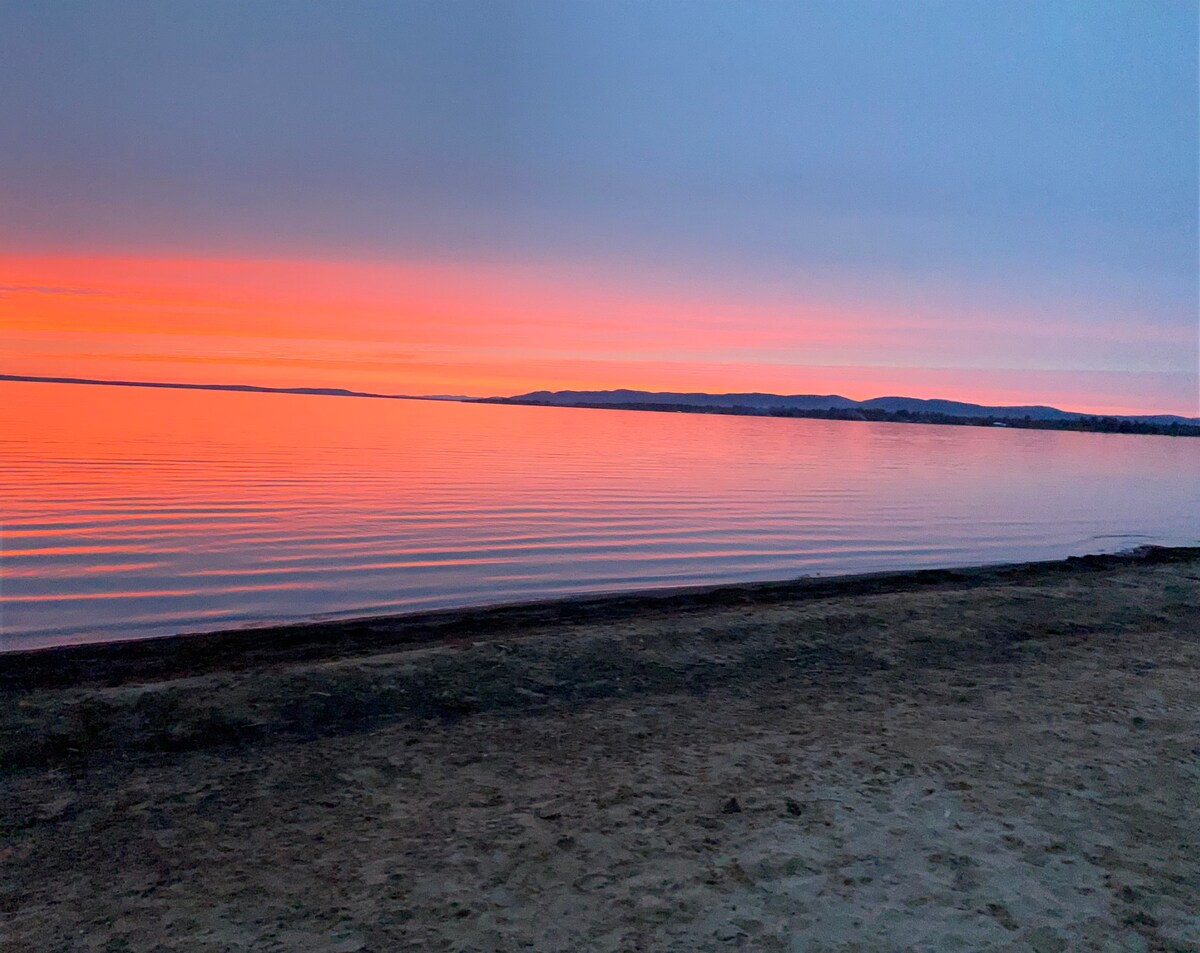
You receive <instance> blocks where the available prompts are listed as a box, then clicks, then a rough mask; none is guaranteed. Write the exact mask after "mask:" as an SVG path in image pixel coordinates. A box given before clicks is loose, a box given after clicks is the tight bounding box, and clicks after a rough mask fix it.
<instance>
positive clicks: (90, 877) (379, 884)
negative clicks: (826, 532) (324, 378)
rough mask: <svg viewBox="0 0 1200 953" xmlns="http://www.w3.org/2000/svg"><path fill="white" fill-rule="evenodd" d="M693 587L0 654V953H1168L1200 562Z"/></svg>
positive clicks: (1187, 772) (1188, 830) (1180, 554)
mask: <svg viewBox="0 0 1200 953" xmlns="http://www.w3.org/2000/svg"><path fill="white" fill-rule="evenodd" d="M720 593H721V595H720V596H719V597H714V596H712V594H711V593H710V594H708V595H705V596H703V597H698V596H696V595H694V594H693V595H692V596H688V597H686V598H685V597H678V598H675V599H674V601H672V598H668V599H664V600H659V601H657V602H655V601H653V600H651V601H649V602H642V603H637V604H636V605H635V608H636V611H628V610H629V604H628V603H624V604H623V603H621V602H620V601H619V600H610V601H609V602H608V603H606V602H604V601H603V600H598V601H597V600H592V601H589V602H587V603H586V604H574V607H573V608H568V607H563V608H562V609H561V611H559V610H556V611H551V612H545V611H540V612H533V611H526V614H525V615H524V616H522V615H521V612H520V611H518V610H508V611H509V613H510V614H509V615H508V616H504V615H503V613H501V614H500V615H497V616H495V624H494V625H491V626H489V624H488V621H487V620H488V618H489V617H488V615H487V614H486V613H482V614H480V613H475V614H470V615H469V616H463V617H462V618H461V620H460V621H462V620H467V621H462V625H461V631H460V632H459V633H458V635H455V633H454V631H453V630H454V628H455V627H454V624H453V622H452V621H448V618H447V617H445V616H443V617H441V618H440V619H439V620H438V622H437V625H438V626H440V627H441V628H440V629H439V631H440V632H441V634H442V635H443V636H448V638H449V640H448V641H447V640H446V638H443V639H441V640H440V641H428V640H422V639H420V638H408V636H411V635H412V634H413V632H414V631H416V630H414V629H413V628H412V624H411V623H400V622H396V623H394V625H395V626H397V627H398V628H396V629H395V631H396V632H399V633H401V634H404V633H407V635H406V636H405V638H399V636H398V637H397V638H398V642H399V643H402V644H396V645H393V646H392V648H391V649H390V650H389V649H388V647H387V631H388V627H389V625H392V624H391V623H385V624H382V625H378V626H376V627H375V628H374V629H372V630H371V631H372V632H373V633H374V634H373V635H372V636H371V637H370V638H366V637H365V636H362V635H361V630H355V631H360V635H359V636H353V634H352V632H351V630H349V629H348V630H346V632H345V633H343V634H344V636H345V637H344V638H342V639H341V640H340V641H339V639H338V638H337V635H336V632H330V631H325V633H324V637H323V638H324V645H325V649H324V650H323V651H314V650H313V643H312V641H311V640H309V639H307V637H301V636H296V637H295V640H294V644H293V646H292V651H291V656H292V657H290V658H289V657H288V653H283V654H281V655H278V656H276V657H274V658H272V659H271V660H263V659H262V658H259V657H257V656H255V655H254V652H253V651H248V652H247V653H246V655H245V658H246V659H250V660H252V661H253V664H249V663H247V664H243V665H242V666H240V667H239V666H237V665H235V664H234V663H235V662H236V658H237V656H236V654H232V653H231V650H230V648H229V646H230V643H229V642H228V641H226V642H220V641H219V640H218V642H214V643H212V645H214V646H216V645H220V646H223V648H222V650H221V651H219V652H218V651H215V650H214V652H215V654H214V655H213V657H212V658H211V659H210V660H209V663H208V664H204V663H203V660H202V659H201V658H200V657H199V656H196V657H190V658H186V659H184V660H183V661H185V662H186V667H187V668H188V669H189V670H192V671H197V672H200V674H194V675H191V676H186V675H185V674H184V673H183V671H179V670H175V669H179V668H180V665H174V667H173V666H172V665H168V664H163V663H154V664H151V663H150V662H146V661H145V659H144V658H143V661H141V662H138V661H137V659H138V658H139V656H138V654H137V653H138V652H139V651H141V650H140V649H136V648H130V649H127V650H126V655H125V656H123V658H124V661H123V662H122V661H121V658H122V656H120V651H119V650H111V651H112V652H113V653H114V654H110V655H109V656H104V657H99V656H94V655H93V656H90V658H91V659H92V663H91V664H92V668H91V670H90V673H89V672H88V671H87V670H86V667H77V668H76V669H72V668H71V666H70V665H69V664H67V662H66V661H63V664H62V666H61V670H62V671H72V672H74V675H73V681H74V682H75V684H56V680H55V678H54V677H53V672H54V671H55V667H54V666H53V665H48V664H47V661H46V659H47V657H46V656H40V657H39V659H30V658H29V657H20V658H18V657H10V658H8V659H6V660H3V661H0V668H2V669H3V672H4V675H3V677H2V678H0V693H2V694H3V698H0V703H2V708H3V713H2V714H0V745H2V746H3V753H4V758H5V766H4V767H3V769H2V770H3V774H2V776H0V824H2V829H0V838H2V840H0V947H2V948H3V949H4V950H5V951H13V953H17V951H57V950H102V951H116V950H198V951H209V950H213V951H216V950H263V951H267V950H279V951H284V950H287V951H305V950H313V951H317V950H319V951H346V953H349V951H357V950H362V951H392V950H447V951H501V950H534V951H573V950H602V951H623V950H629V951H635V950H645V951H650V950H655V951H657V950H668V951H674V950H679V951H685V950H686V951H692V950H701V951H707V950H734V949H742V950H764V951H771V950H789V951H791V950H794V951H810V950H811V951H817V950H829V951H833V950H841V951H849V950H863V951H875V950H972V951H973V950H1034V951H1058V950H1072V951H1073V950H1114V951H1115V950H1154V951H1167V950H1197V949H1200V553H1198V552H1196V551H1194V550H1193V551H1190V552H1189V551H1174V552H1163V551H1157V553H1156V554H1152V558H1147V559H1144V560H1132V559H1130V560H1119V559H1112V560H1106V559H1098V560H1084V561H1072V562H1069V563H1057V564H1047V565H1042V566H1033V567H1029V566H1026V567H1016V568H1012V569H1005V570H974V571H971V572H964V573H958V574H956V573H945V574H941V575H938V574H930V575H925V576H921V575H920V574H916V577H915V578H914V577H913V576H912V574H910V576H908V577H894V578H892V581H891V582H886V581H880V580H875V581H874V582H871V581H867V582H862V583H860V584H857V585H856V584H853V583H847V584H844V585H843V586H842V588H841V589H839V588H838V586H837V585H833V586H832V587H826V588H820V587H817V588H814V589H812V590H811V591H807V592H806V591H805V590H804V589H803V587H801V588H800V589H796V588H792V589H788V588H787V587H782V588H781V587H776V588H774V589H772V588H771V587H744V588H740V589H737V588H735V589H723V590H720ZM581 605H582V608H581ZM623 605H624V608H622V606H623ZM513 612H516V615H513V614H512V613H513ZM589 616H591V617H592V618H590V619H589ZM522 618H523V619H524V621H522ZM405 626H408V627H407V628H405ZM447 627H448V630H447ZM427 634H428V633H427ZM238 638H240V639H242V640H243V642H245V640H246V639H254V638H256V636H254V635H253V634H251V635H246V634H243V635H241V636H239V637H238ZM283 641H284V642H286V639H284V640H283ZM164 644H167V643H164ZM296 646H301V648H297V647H296ZM222 653H224V654H222ZM81 657H82V656H79V657H77V658H76V661H78V660H79V658H81ZM151 657H153V653H151V655H150V656H146V658H151ZM59 658H60V660H62V659H66V658H67V656H59ZM106 658H107V661H105V659H106ZM97 659H99V660H97ZM131 659H132V660H133V661H132V662H131V661H130V660H131ZM181 664H182V663H181ZM152 669H153V670H154V671H155V672H157V673H158V674H156V675H155V676H154V677H153V678H152V679H150V680H147V678H148V676H147V673H148V672H150V671H151V670H152ZM139 671H141V673H142V674H141V675H140V676H139V675H138V672H139ZM164 672H167V673H169V674H168V675H163V673H164ZM58 681H59V682H61V681H62V679H58Z"/></svg>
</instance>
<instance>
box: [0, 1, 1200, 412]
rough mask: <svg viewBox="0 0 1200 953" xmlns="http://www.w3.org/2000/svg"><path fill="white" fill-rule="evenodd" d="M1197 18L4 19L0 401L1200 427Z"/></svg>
mask: <svg viewBox="0 0 1200 953" xmlns="http://www.w3.org/2000/svg"><path fill="white" fill-rule="evenodd" d="M1197 21H1198V13H1197V8H1196V5H1195V4H1194V3H1192V2H1171V0H1163V2H1156V3H1153V4H1148V3H1145V2H1142V0H1136V2H1128V3H1117V2H1105V0H1088V2H1050V0H1046V2H1036V3H1034V2H1020V0H1017V2H1013V3H1003V4H997V3H990V2H989V3H985V2H958V0H955V2H935V0H928V2H915V0H912V2H900V0H897V2H889V3H879V2H854V0H837V2H832V0H831V2H804V3H802V2H799V0H790V2H771V0H756V2H754V3H735V2H732V0H729V2H711V0H686V2H685V0H675V2H665V0H637V2H622V0H572V2H570V3H563V2H558V0H555V2H540V0H486V2H460V0H448V2H445V0H439V2H427V3H426V2H409V0H389V2H378V3H375V2H365V0H347V2H342V3H332V2H325V3H310V2H305V0H286V2H278V0H256V2H254V3H246V2H241V0H238V2H233V0H204V2H193V0H172V2H171V3H162V2H159V0H148V2H133V0H125V2H112V0H87V2H72V0H57V2H55V3H29V2H25V0H20V2H15V0H0V24H2V25H3V28H2V29H0V62H3V63H4V64H5V66H4V70H3V74H2V75H0V140H2V147H0V372H2V373H10V374H36V375H46V376H79V377H100V378H118V379H126V380H172V381H187V382H212V383H257V384H266V385H279V386H344V387H351V388H356V389H366V390H377V391H382V392H386V393H409V394H466V395H473V396H488V395H493V394H514V393H521V392H524V391H529V390H538V389H546V388H549V389H559V388H611V387H629V388H639V389H647V390H704V391H709V392H721V391H744V390H758V391H774V392H782V393H840V394H843V395H845V396H848V397H852V398H859V399H865V398H869V397H875V396H882V395H887V394H904V395H907V396H916V397H944V398H951V399H960V400H975V401H979V402H983V403H1020V404H1026V403H1049V404H1054V405H1057V406H1061V407H1066V408H1068V409H1075V410H1085V411H1093V412H1127V413H1139V412H1169V413H1181V414H1188V415H1197V414H1200V392H1198V388H1200V385H1198V363H1200V343H1198V342H1200V327H1198V317H1197V305H1198V284H1197V282H1198V279H1197V273H1198V231H1197V202H1198V195H1197V178H1198V164H1197V163H1198V155H1200V143H1198V131H1197V130H1198V123H1197V116H1198V111H1200V97H1198V92H1197V67H1198V64H1197V48H1198V45H1200V36H1198V24H1197Z"/></svg>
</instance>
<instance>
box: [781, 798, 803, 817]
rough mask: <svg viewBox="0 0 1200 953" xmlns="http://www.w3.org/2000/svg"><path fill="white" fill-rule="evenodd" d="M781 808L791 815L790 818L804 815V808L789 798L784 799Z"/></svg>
mask: <svg viewBox="0 0 1200 953" xmlns="http://www.w3.org/2000/svg"><path fill="white" fill-rule="evenodd" d="M783 806H784V808H785V810H787V812H788V813H789V814H790V815H792V817H799V816H800V815H801V814H803V813H804V808H803V807H802V806H801V804H800V802H799V801H795V800H793V799H792V798H790V797H785V798H784V799H783Z"/></svg>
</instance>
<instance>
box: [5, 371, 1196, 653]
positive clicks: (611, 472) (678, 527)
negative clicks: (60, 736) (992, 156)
mask: <svg viewBox="0 0 1200 953" xmlns="http://www.w3.org/2000/svg"><path fill="white" fill-rule="evenodd" d="M0 464H2V469H0V527H2V534H3V535H2V536H0V633H2V635H0V648H3V649H7V650H13V649H21V648H29V647H35V646H45V645H53V644H63V643H73V642H86V641H106V640H113V639H122V638H131V637H138V636H146V635H161V634H168V633H175V632H183V631H203V630H212V629H220V628H229V627H238V626H247V625H254V624H261V623H267V622H279V621H291V620H304V619H312V618H322V619H332V618H343V617H352V616H359V615H369V614H374V613H397V612H409V611H414V610H421V609H432V608H439V607H452V606H466V605H479V604H488V603H498V602H512V601H520V600H530V599H540V598H547V597H552V596H560V595H564V594H570V593H584V592H603V591H611V590H623V589H644V588H653V587H662V586H680V585H694V584H699V583H716V582H734V581H748V580H762V579H780V578H789V577H795V576H800V575H806V574H807V575H817V574H820V575H832V574H840V573H857V572H868V571H875V570H886V569H901V568H912V567H930V566H955V565H965V564H975V563H991V562H1007V561H1015V560H1027V559H1051V558H1058V557H1063V556H1067V555H1071V554H1079V553H1086V552H1098V551H1112V550H1119V549H1125V548H1129V547H1132V546H1136V545H1140V544H1143V543H1162V544H1193V545H1194V544H1196V543H1197V542H1198V541H1200V479H1197V474H1200V439H1188V438H1171V437H1144V436H1125V435H1115V434H1091V433H1055V432H1049V431H1031V430H1015V429H1003V428H975V427H937V426H919V425H900V424H882V423H852V422H840V421H823V420H798V419H771V418H761V417H731V416H711V415H688V414H676V413H638V412H630V411H607V410H582V409H563V408H542V407H521V406H503V405H487V404H463V403H454V402H442V401H412V400H395V401H391V400H366V399H350V398H334V397H315V396H292V395H282V394H241V393H224V392H215V391H179V390H147V389H140V388H118V387H100V386H73V385H56V384H26V383H11V382H0Z"/></svg>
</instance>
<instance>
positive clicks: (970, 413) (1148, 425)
mask: <svg viewBox="0 0 1200 953" xmlns="http://www.w3.org/2000/svg"><path fill="white" fill-rule="evenodd" d="M0 381H20V382H25V383H39V384H95V385H104V386H109V387H156V388H172V389H177V390H220V391H241V392H248V393H261V394H302V395H309V396H317V397H370V398H374V399H376V400H440V401H461V402H463V403H475V404H525V405H532V406H539V407H587V408H593V409H604V410H644V411H659V412H673V413H688V414H733V415H741V416H757V417H810V418H817V419H821V420H871V421H877V422H885V423H911V424H950V425H954V426H975V427H987V426H993V427H1018V428H1023V429H1032V430H1082V431H1094V432H1098V433H1137V434H1161V435H1165V436H1178V437H1200V417H1179V416H1176V415H1174V414H1141V415H1135V416H1095V415H1090V414H1082V413H1077V412H1074V411H1069V410H1059V409H1058V408H1057V407H1046V406H1043V405H1040V404H1038V405H1031V406H1027V407H1024V406H1018V407H989V406H986V405H984V404H969V403H964V402H962V401H955V400H936V399H932V400H927V399H924V398H919V397H875V398H873V399H871V400H861V401H860V400H851V399H850V398H849V397H842V396H840V395H838V394H825V395H820V394H790V395H784V394H762V393H746V394H705V393H693V394H684V393H670V392H664V393H656V392H653V391H644V390H591V391H588V390H560V391H548V390H539V391H533V392H531V393H528V394H520V395H518V396H516V397H462V396H457V395H442V394H437V395H417V394H374V393H370V392H368V391H357V390H347V389H345V388H343V387H263V386H260V385H257V384H180V383H172V382H166V381H111V380H96V379H92V378H86V377H36V376H32V375H24V374H0Z"/></svg>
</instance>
